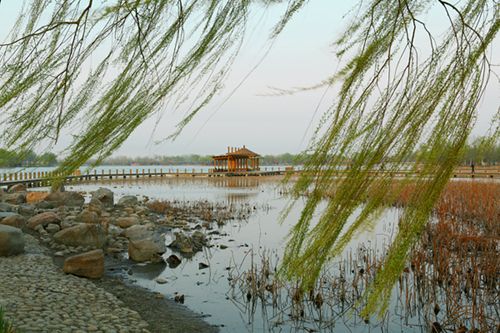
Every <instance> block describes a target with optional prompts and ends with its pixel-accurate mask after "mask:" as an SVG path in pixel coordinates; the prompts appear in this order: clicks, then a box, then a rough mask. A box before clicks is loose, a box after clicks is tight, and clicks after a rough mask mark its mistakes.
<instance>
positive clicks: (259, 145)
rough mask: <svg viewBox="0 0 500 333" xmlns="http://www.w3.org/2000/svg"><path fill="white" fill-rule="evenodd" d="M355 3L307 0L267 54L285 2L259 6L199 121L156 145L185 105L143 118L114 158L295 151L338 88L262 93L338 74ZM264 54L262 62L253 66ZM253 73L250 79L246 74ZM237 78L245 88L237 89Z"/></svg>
mask: <svg viewBox="0 0 500 333" xmlns="http://www.w3.org/2000/svg"><path fill="white" fill-rule="evenodd" d="M21 4H22V1H19V0H2V2H1V3H0V16H1V20H0V22H2V23H0V24H2V25H3V26H2V27H1V30H2V31H4V32H5V31H8V30H10V24H11V22H12V20H11V18H12V17H14V16H15V15H16V12H17V10H18V8H19V7H20V6H21ZM352 5H353V3H350V2H348V1H332V0H313V1H310V3H309V4H308V5H307V7H306V8H304V9H303V10H302V11H301V12H299V13H298V14H297V15H296V17H294V19H293V20H292V22H291V23H290V24H289V26H287V28H286V29H285V31H284V32H283V34H282V35H281V36H279V38H278V39H277V41H276V43H275V44H274V46H273V47H272V49H271V50H270V52H269V54H267V56H265V57H264V53H265V52H266V51H267V49H268V43H266V38H267V36H268V35H269V31H270V30H269V29H270V28H271V27H272V25H273V24H274V23H276V21H277V20H278V19H279V15H280V14H281V13H283V11H284V7H283V6H281V5H278V6H275V7H273V9H272V10H270V11H269V12H267V13H264V11H263V10H261V11H256V12H255V13H254V14H253V16H252V17H251V18H250V20H251V21H253V22H258V24H257V25H258V27H257V28H255V29H254V30H250V31H249V32H248V36H247V40H246V42H245V44H244V46H243V48H242V51H241V56H240V58H239V59H238V61H237V62H236V63H235V64H234V67H233V72H232V74H231V77H230V78H229V79H228V81H226V89H225V90H224V91H223V93H222V94H221V95H220V96H219V97H217V98H216V99H215V100H214V102H213V103H212V104H210V105H209V106H208V107H207V108H205V109H203V110H202V111H201V112H200V113H199V114H198V116H197V117H195V118H194V120H193V121H192V122H191V123H190V124H189V125H188V126H187V127H186V128H185V130H184V131H183V132H182V133H181V135H180V136H179V137H178V138H177V140H176V141H175V142H173V143H172V142H167V143H164V144H161V145H154V144H152V143H151V142H152V141H158V140H161V139H162V138H164V137H166V136H168V135H169V134H171V133H172V131H173V129H174V126H175V124H177V123H178V122H179V121H180V120H181V119H182V116H183V115H184V113H183V111H182V110H181V111H176V112H175V113H172V111H171V110H166V111H165V115H164V117H163V118H162V119H161V120H160V122H159V123H158V124H156V119H150V120H148V121H146V122H145V123H144V124H142V125H141V126H140V127H139V128H138V129H137V130H136V131H135V132H134V133H133V134H132V135H131V136H130V138H129V139H128V140H127V141H126V142H125V143H124V144H123V146H122V147H121V148H120V149H119V150H118V151H117V152H116V153H115V154H114V155H115V156H117V155H126V156H131V157H135V156H146V155H149V156H151V155H183V154H200V155H218V154H223V153H225V152H226V151H227V147H228V146H232V147H241V146H243V145H246V147H247V148H249V149H251V150H253V151H255V152H257V153H259V154H261V155H266V154H281V153H285V152H288V153H292V154H295V153H298V152H299V151H301V150H302V149H304V148H306V146H307V143H308V142H309V139H310V137H311V134H312V132H313V131H314V129H315V128H316V126H317V121H318V120H319V118H320V116H321V115H322V113H323V112H324V111H325V109H326V108H327V107H328V105H329V103H330V102H331V100H332V98H334V96H335V91H333V90H330V91H328V92H327V94H326V95H325V96H324V98H323V100H322V96H323V95H324V93H325V90H324V89H323V90H318V91H313V92H308V93H299V94H295V95H293V96H278V97H276V96H265V95H266V94H271V93H272V92H273V90H272V89H271V88H270V87H277V88H282V89H289V88H292V87H304V86H310V85H313V84H315V83H318V82H320V81H321V80H322V79H324V78H326V77H328V76H329V75H331V74H332V73H334V72H335V70H336V68H338V65H339V64H338V60H337V58H336V57H335V56H334V54H333V53H332V52H333V49H332V48H331V47H330V44H331V43H332V42H333V41H334V40H335V38H336V37H338V36H339V34H340V33H341V32H342V29H343V28H345V26H346V25H347V23H348V22H347V21H346V19H344V18H343V15H344V14H346V12H347V11H348V10H349V9H350V6H352ZM2 40H3V38H2ZM497 50H498V49H497ZM263 57H264V58H263ZM261 59H263V60H262V62H261V63H260V64H259V65H258V66H257V68H256V69H255V70H254V71H252V68H254V67H255V66H256V65H257V64H258V62H259V61H260V60H261ZM249 73H250V76H249V77H248V78H246V79H244V78H245V77H246V76H247V74H249ZM492 80H496V78H493V79H492ZM240 83H241V86H239V88H238V89H237V90H236V91H234V88H235V87H236V86H237V85H238V84H240ZM233 92H234V93H233ZM498 92H499V85H498V83H496V81H495V82H494V84H493V85H492V87H491V88H490V89H489V90H488V91H487V94H486V97H485V100H484V102H483V103H482V104H481V106H480V116H479V118H478V124H477V127H476V129H475V130H474V133H473V134H474V135H482V134H484V133H485V131H486V130H487V128H488V125H489V119H490V117H491V115H492V114H493V112H495V111H496V110H497V108H498V105H500V94H499V93H498ZM231 93H232V95H231V96H230V98H229V99H227V101H226V98H227V97H228V96H229V95H230V94H231ZM223 101H225V102H224V103H222V102H223ZM317 109H318V111H317V112H316V110H317ZM155 124H156V130H155V131H154V132H153V129H154V128H155ZM67 140H68V141H66V140H62V141H61V144H60V145H58V146H57V148H62V147H64V145H65V144H68V142H69V137H68V138H67Z"/></svg>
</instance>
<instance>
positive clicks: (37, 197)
mask: <svg viewBox="0 0 500 333" xmlns="http://www.w3.org/2000/svg"><path fill="white" fill-rule="evenodd" d="M48 195H49V194H48V193H44V192H30V193H28V194H26V203H27V204H30V205H34V204H36V203H38V202H40V201H42V200H45V198H46V197H47V196H48ZM52 208H53V207H52Z"/></svg>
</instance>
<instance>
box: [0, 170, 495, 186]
mask: <svg viewBox="0 0 500 333" xmlns="http://www.w3.org/2000/svg"><path fill="white" fill-rule="evenodd" d="M263 169H264V170H260V171H238V172H213V171H212V170H209V171H208V172H206V171H205V172H203V171H201V172H197V171H195V169H191V170H189V169H177V168H175V169H172V168H170V169H165V171H164V170H163V169H142V171H141V170H139V169H136V170H135V172H134V171H133V170H132V169H130V170H125V169H121V170H118V169H115V170H111V169H110V170H108V171H107V172H105V171H104V170H101V172H100V173H98V172H97V171H96V170H94V172H93V173H92V172H89V171H87V172H85V173H82V172H80V171H77V172H75V173H74V174H72V175H70V176H67V177H66V178H65V179H66V182H71V181H79V180H82V181H85V180H101V179H127V178H129V179H130V178H151V177H263V176H274V175H284V174H285V173H288V172H292V171H291V169H290V168H286V167H266V168H263ZM293 172H294V173H296V174H299V173H301V172H303V171H302V170H300V169H299V170H293ZM344 172H346V171H339V174H342V173H344ZM381 172H384V173H387V172H391V173H393V174H394V176H395V177H408V176H413V175H415V173H412V172H410V171H406V170H388V171H374V174H376V173H381ZM56 177H57V175H55V174H53V173H51V172H20V173H14V174H3V177H2V179H1V181H0V186H6V187H10V186H12V185H15V184H25V185H26V186H27V187H39V186H49V185H50V184H51V181H53V179H54V178H56ZM452 178H500V167H498V166H492V167H476V169H475V172H474V173H471V168H470V167H460V168H458V169H457V170H456V172H455V173H454V174H453V176H452Z"/></svg>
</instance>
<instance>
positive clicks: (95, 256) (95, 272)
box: [63, 250, 104, 279]
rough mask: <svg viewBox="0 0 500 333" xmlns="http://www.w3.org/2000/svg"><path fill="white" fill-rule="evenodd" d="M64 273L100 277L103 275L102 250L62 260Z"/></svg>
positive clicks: (92, 277) (91, 277)
mask: <svg viewBox="0 0 500 333" xmlns="http://www.w3.org/2000/svg"><path fill="white" fill-rule="evenodd" d="M63 270H64V273H66V274H73V275H77V276H83V277H86V278H90V279H100V278H102V277H103V276H104V254H103V252H102V250H94V251H90V252H87V253H82V254H79V255H76V256H73V257H69V258H67V259H66V260H64V267H63Z"/></svg>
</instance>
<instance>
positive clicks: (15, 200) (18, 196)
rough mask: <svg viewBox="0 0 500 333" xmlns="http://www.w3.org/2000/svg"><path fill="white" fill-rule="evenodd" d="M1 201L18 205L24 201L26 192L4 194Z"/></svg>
mask: <svg viewBox="0 0 500 333" xmlns="http://www.w3.org/2000/svg"><path fill="white" fill-rule="evenodd" d="M3 201H5V202H7V203H10V204H11V205H20V204H22V203H25V202H26V193H10V194H6V195H5V196H4V198H3Z"/></svg>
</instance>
